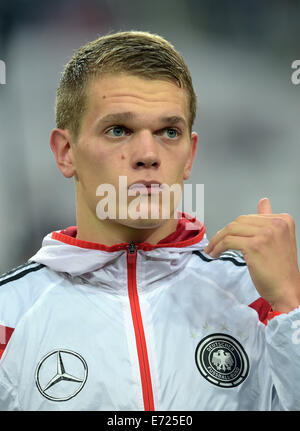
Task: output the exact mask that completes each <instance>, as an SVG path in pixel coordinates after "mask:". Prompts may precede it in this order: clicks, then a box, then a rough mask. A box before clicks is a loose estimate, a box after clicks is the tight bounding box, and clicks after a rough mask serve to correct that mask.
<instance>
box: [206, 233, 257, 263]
mask: <svg viewBox="0 0 300 431" xmlns="http://www.w3.org/2000/svg"><path fill="white" fill-rule="evenodd" d="M251 239H252V238H249V237H244V236H237V235H227V236H226V237H224V238H223V239H222V240H221V241H219V242H218V243H217V244H216V245H215V247H214V248H213V250H212V251H211V252H210V256H211V257H213V258H214V259H215V258H218V257H219V256H220V255H221V254H222V253H224V251H226V250H240V251H241V252H242V253H243V251H244V250H247V249H248V245H249V241H251Z"/></svg>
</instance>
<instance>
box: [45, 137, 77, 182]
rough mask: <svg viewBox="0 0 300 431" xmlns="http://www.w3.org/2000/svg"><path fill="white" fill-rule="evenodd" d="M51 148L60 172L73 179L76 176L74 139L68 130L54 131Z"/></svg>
mask: <svg viewBox="0 0 300 431" xmlns="http://www.w3.org/2000/svg"><path fill="white" fill-rule="evenodd" d="M50 147H51V150H52V152H53V154H54V157H55V160H56V164H57V166H58V168H59V170H60V172H61V173H62V174H63V175H64V176H65V177H66V178H71V177H73V176H74V174H75V172H76V171H75V166H74V160H73V147H72V138H71V135H70V133H69V131H68V130H63V129H54V130H52V132H51V135H50Z"/></svg>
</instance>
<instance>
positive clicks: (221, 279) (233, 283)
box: [193, 250, 259, 304]
mask: <svg viewBox="0 0 300 431" xmlns="http://www.w3.org/2000/svg"><path fill="white" fill-rule="evenodd" d="M193 255H194V260H193V262H194V265H195V266H196V267H197V270H198V271H200V272H201V274H203V275H206V276H207V277H208V278H210V279H211V280H213V281H214V282H215V283H217V284H218V286H220V287H221V288H223V289H225V290H226V291H228V292H230V293H232V294H233V295H234V296H235V297H236V298H237V299H238V300H239V301H240V302H242V303H244V304H251V303H252V302H253V301H255V300H256V299H257V298H259V294H258V292H257V290H256V289H255V286H254V284H253V282H252V279H251V277H250V274H249V271H248V267H247V263H246V262H245V259H244V257H243V255H242V254H241V253H240V252H239V251H236V250H228V251H226V252H224V253H222V254H221V256H220V257H219V258H217V259H213V258H212V257H210V256H209V255H208V254H206V253H204V252H203V251H199V250H196V251H194V252H193Z"/></svg>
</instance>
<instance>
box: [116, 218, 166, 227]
mask: <svg viewBox="0 0 300 431" xmlns="http://www.w3.org/2000/svg"><path fill="white" fill-rule="evenodd" d="M166 221H167V220H166V219H162V220H160V219H149V218H148V219H142V218H139V219H126V220H118V223H119V224H122V225H123V226H127V227H131V228H133V229H156V228H158V227H160V226H161V225H163V224H164V223H165V222H166Z"/></svg>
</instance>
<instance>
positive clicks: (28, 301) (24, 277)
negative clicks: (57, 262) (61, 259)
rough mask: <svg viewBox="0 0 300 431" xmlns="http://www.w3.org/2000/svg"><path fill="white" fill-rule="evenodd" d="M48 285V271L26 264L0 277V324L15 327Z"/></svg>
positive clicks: (45, 268)
mask: <svg viewBox="0 0 300 431" xmlns="http://www.w3.org/2000/svg"><path fill="white" fill-rule="evenodd" d="M48 283H49V269H48V268H47V267H45V266H44V265H42V264H39V263H36V262H27V263H25V264H24V265H20V266H18V267H16V268H14V269H12V270H10V271H8V272H6V273H5V274H2V275H1V276H0V303H1V307H0V324H2V325H5V326H9V327H15V325H16V323H17V322H18V320H19V318H20V317H21V316H22V315H23V314H24V313H25V312H26V311H27V310H28V309H29V308H30V307H31V305H32V304H33V303H34V302H35V301H36V300H37V298H38V297H39V296H40V295H41V294H42V292H43V291H44V289H45V286H46V285H47V284H48Z"/></svg>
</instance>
